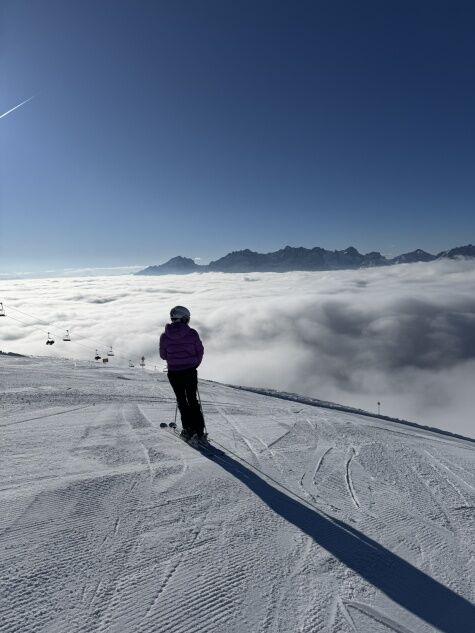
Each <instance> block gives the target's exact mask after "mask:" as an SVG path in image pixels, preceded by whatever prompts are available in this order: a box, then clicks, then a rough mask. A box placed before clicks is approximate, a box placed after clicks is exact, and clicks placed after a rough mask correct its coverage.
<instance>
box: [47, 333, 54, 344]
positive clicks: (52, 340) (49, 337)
mask: <svg viewBox="0 0 475 633" xmlns="http://www.w3.org/2000/svg"><path fill="white" fill-rule="evenodd" d="M46 345H54V339H52V338H51V336H50V334H49V332H48V338H47V339H46Z"/></svg>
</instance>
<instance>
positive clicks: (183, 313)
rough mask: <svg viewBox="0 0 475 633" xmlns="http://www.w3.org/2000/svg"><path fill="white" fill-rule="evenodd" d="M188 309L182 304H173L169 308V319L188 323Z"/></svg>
mask: <svg viewBox="0 0 475 633" xmlns="http://www.w3.org/2000/svg"><path fill="white" fill-rule="evenodd" d="M190 316H191V315H190V311H189V310H188V308H185V307H184V306H175V307H174V308H172V309H171V310H170V319H171V320H172V321H173V322H174V323H176V322H178V321H181V322H182V323H188V321H189V320H190Z"/></svg>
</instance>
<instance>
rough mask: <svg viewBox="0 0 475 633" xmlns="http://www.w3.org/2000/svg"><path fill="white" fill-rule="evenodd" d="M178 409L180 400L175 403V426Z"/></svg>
mask: <svg viewBox="0 0 475 633" xmlns="http://www.w3.org/2000/svg"><path fill="white" fill-rule="evenodd" d="M177 411H178V402H177V403H176V404H175V421H174V422H173V423H174V425H175V426H176V414H177Z"/></svg>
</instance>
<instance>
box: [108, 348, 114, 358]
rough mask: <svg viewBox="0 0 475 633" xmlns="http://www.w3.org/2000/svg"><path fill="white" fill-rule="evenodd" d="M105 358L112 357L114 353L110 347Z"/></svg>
mask: <svg viewBox="0 0 475 633" xmlns="http://www.w3.org/2000/svg"><path fill="white" fill-rule="evenodd" d="M107 356H114V352H113V351H112V345H111V348H110V350H109V351H108V352H107Z"/></svg>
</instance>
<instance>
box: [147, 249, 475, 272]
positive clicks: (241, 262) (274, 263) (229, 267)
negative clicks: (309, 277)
mask: <svg viewBox="0 0 475 633" xmlns="http://www.w3.org/2000/svg"><path fill="white" fill-rule="evenodd" d="M455 257H475V246H473V245H472V244H468V245H467V246H458V247H457V248H452V249H450V250H447V251H442V252H440V253H438V254H437V255H432V254H431V253H427V252H426V251H423V250H421V249H417V250H415V251H411V252H410V253H403V254H402V255H398V256H397V257H393V258H392V259H388V258H386V257H385V256H384V255H381V253H379V252H378V251H372V252H371V253H366V254H362V253H360V252H358V251H357V249H356V248H354V247H353V246H350V247H348V248H346V249H345V250H342V251H329V250H326V249H324V248H320V247H319V246H315V247H314V248H304V247H303V246H298V247H293V246H286V247H285V248H282V249H280V250H278V251H274V252H272V253H257V252H255V251H251V250H249V249H248V248H246V249H244V250H242V251H233V252H231V253H228V254H227V255H225V256H224V257H221V258H220V259H217V260H215V261H212V262H210V263H209V264H207V265H201V264H197V263H196V262H195V261H194V260H193V259H191V258H189V257H182V256H177V257H172V259H170V260H168V261H167V262H165V263H164V264H160V265H158V266H148V267H147V268H144V269H143V270H140V271H139V272H137V273H135V274H136V275H185V274H189V273H197V272H223V273H250V272H282V273H283V272H290V271H294V270H295V271H296V270H302V271H305V270H306V271H309V270H345V269H354V268H371V267H374V266H392V265H394V264H413V263H416V262H430V261H433V260H435V259H441V258H451V259H453V258H455Z"/></svg>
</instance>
